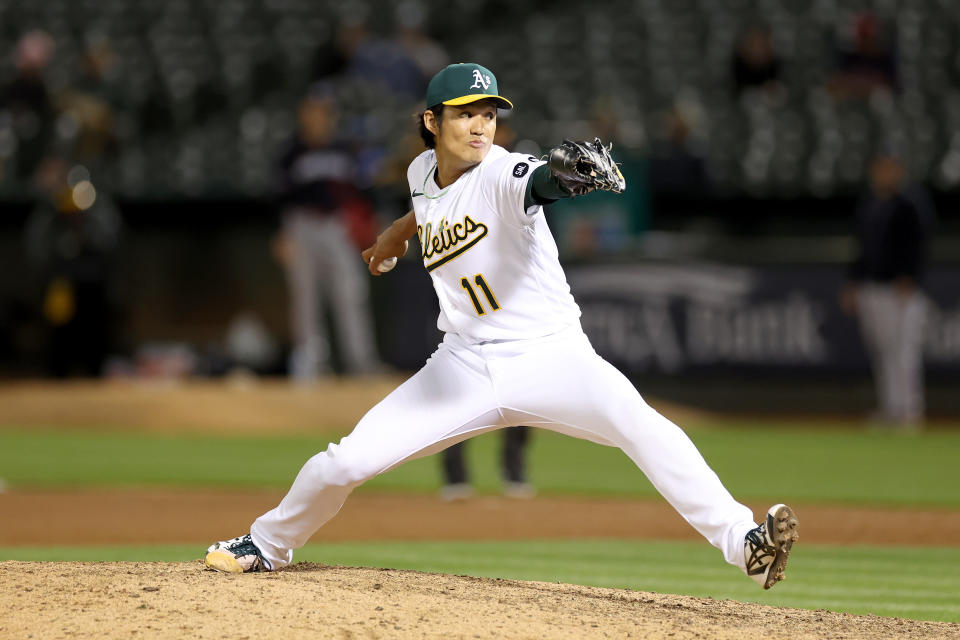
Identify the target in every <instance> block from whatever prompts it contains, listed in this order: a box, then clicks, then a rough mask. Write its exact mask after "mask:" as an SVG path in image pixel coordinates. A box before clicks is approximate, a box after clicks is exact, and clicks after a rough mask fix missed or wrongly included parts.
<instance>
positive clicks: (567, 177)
mask: <svg viewBox="0 0 960 640" xmlns="http://www.w3.org/2000/svg"><path fill="white" fill-rule="evenodd" d="M612 148H613V144H611V145H610V146H609V147H604V146H603V143H602V142H600V138H595V139H594V141H593V142H589V141H581V142H574V141H572V140H564V141H563V143H562V144H561V145H560V146H559V147H556V148H554V149H552V150H551V151H550V156H549V159H548V160H547V165H548V166H549V167H550V171H551V173H553V175H555V176H556V177H557V179H558V180H559V181H560V184H561V185H563V186H564V187H565V188H566V189H567V191H569V192H570V193H571V195H574V196H582V195H583V194H585V193H590V192H591V191H594V190H597V189H600V190H601V191H613V192H614V193H623V191H624V189H626V188H627V182H626V180H624V179H623V174H622V173H620V169H618V168H617V163H616V162H614V161H613V158H612V157H611V156H610V150H611V149H612Z"/></svg>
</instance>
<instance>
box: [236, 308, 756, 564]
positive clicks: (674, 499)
mask: <svg viewBox="0 0 960 640" xmlns="http://www.w3.org/2000/svg"><path fill="white" fill-rule="evenodd" d="M521 424H523V425H531V426H536V427H540V428H544V429H550V430H551V431H556V432H559V433H564V434H567V435H571V436H574V437H576V438H583V439H585V440H590V441H593V442H597V443H600V444H603V445H609V446H615V447H619V448H620V449H622V450H623V451H624V452H625V453H626V454H627V455H628V456H629V457H630V458H631V459H632V460H633V461H634V462H635V463H636V464H637V466H638V467H640V469H641V470H642V471H643V472H644V473H645V474H646V476H647V477H648V478H649V479H650V481H651V482H652V483H653V485H654V486H655V487H656V489H657V490H658V491H659V492H660V493H661V494H662V495H663V496H664V497H665V498H666V499H667V501H668V502H669V503H670V504H671V505H673V507H674V508H675V509H676V510H677V511H678V512H679V513H680V514H681V515H682V516H683V517H684V518H685V519H686V520H687V522H689V523H690V524H691V525H692V526H693V527H694V528H695V529H696V530H697V531H699V532H700V533H701V534H702V535H703V536H704V537H705V538H707V540H709V541H710V543H711V544H713V545H714V546H715V547H717V548H718V549H720V550H721V551H722V552H723V555H724V558H726V560H727V562H729V563H730V564H733V565H735V566H737V567H740V569H741V570H744V555H743V543H744V536H745V535H746V533H747V531H749V530H750V529H752V528H753V527H755V526H756V525H755V524H754V521H753V514H752V513H751V511H750V509H748V508H747V507H745V506H744V505H742V504H739V503H738V502H736V501H735V500H734V499H733V497H732V496H731V495H730V493H729V492H728V491H727V490H726V489H725V488H724V486H723V485H722V484H721V482H720V479H719V478H718V477H717V475H716V474H715V473H714V472H713V471H712V470H711V469H710V467H708V466H707V464H706V462H705V461H704V459H703V457H702V456H701V455H700V452H699V451H697V449H696V447H695V446H694V444H693V443H692V442H691V441H690V439H689V438H688V437H687V435H686V434H685V433H684V432H683V431H682V430H681V429H680V428H679V427H677V426H676V425H674V424H673V423H672V422H670V421H669V420H667V419H666V418H665V417H663V416H662V415H660V414H659V413H657V412H656V411H655V410H653V409H652V408H651V407H650V406H648V405H647V404H646V402H644V400H643V398H641V397H640V394H639V393H637V391H636V389H635V388H634V387H633V385H632V384H631V383H630V381H629V380H627V379H626V378H625V377H624V376H623V374H621V373H620V372H619V371H617V369H616V368H614V367H613V366H612V365H610V364H609V363H608V362H606V361H605V360H603V359H602V358H601V357H600V356H598V355H597V354H596V352H594V350H593V348H592V346H591V345H590V343H589V340H588V339H587V337H586V335H585V334H584V333H583V331H582V330H581V328H580V326H579V324H578V325H575V326H572V327H570V328H568V329H565V330H563V331H561V332H559V333H557V334H554V335H550V336H546V337H543V338H537V339H532V340H517V341H496V342H491V343H485V344H469V343H468V342H466V341H465V340H464V339H462V338H461V337H459V336H457V335H454V334H447V335H446V337H445V338H444V340H443V342H442V343H441V345H440V346H439V348H438V349H437V351H436V352H435V353H434V354H433V355H432V356H431V357H430V359H429V360H428V361H427V363H426V364H425V365H424V367H423V368H422V369H421V370H420V371H419V372H417V373H416V374H415V375H413V376H412V377H411V378H410V379H408V380H407V381H406V382H404V383H403V384H402V385H400V386H399V387H398V388H397V389H396V390H394V391H393V392H392V393H391V394H390V395H389V396H387V397H386V398H384V399H383V400H382V401H381V402H380V403H379V404H377V405H376V406H374V407H373V408H372V409H371V410H370V411H369V412H368V413H367V414H366V415H365V416H364V417H363V418H362V419H361V420H360V422H359V423H358V424H357V426H356V428H355V429H354V430H353V433H351V434H350V435H348V436H346V437H344V438H343V439H342V440H341V441H340V442H339V443H338V444H331V445H330V446H329V447H328V448H327V450H326V451H324V452H323V453H319V454H317V455H315V456H313V457H312V458H311V459H310V460H308V461H307V463H306V464H305V465H304V466H303V468H302V469H301V470H300V473H299V474H298V475H297V478H296V480H295V481H294V483H293V486H292V487H291V488H290V491H289V492H288V493H287V495H286V496H285V497H284V498H283V500H282V501H281V502H280V504H279V505H278V506H277V507H276V508H274V509H272V510H271V511H269V512H267V513H265V514H264V515H262V516H260V517H259V518H258V519H257V520H256V522H254V523H253V526H252V527H251V534H252V536H253V541H254V543H255V544H256V545H257V546H258V547H259V548H260V550H261V552H262V553H263V554H264V556H265V557H266V558H267V560H269V561H270V563H271V564H272V565H273V568H278V567H282V566H285V565H287V564H289V563H290V562H291V561H292V559H293V550H294V549H297V548H299V547H301V546H303V545H304V544H305V543H306V542H307V540H309V538H310V536H311V535H312V534H313V533H314V532H315V531H316V530H317V529H319V528H320V527H321V526H323V524H324V523H325V522H327V521H328V520H329V519H330V518H332V517H333V516H334V515H336V513H337V512H338V511H339V510H340V507H341V506H342V505H343V503H344V501H345V500H346V498H347V496H348V495H349V494H350V492H351V491H352V490H353V489H354V487H357V486H358V485H360V484H362V483H363V482H364V481H366V480H368V479H369V478H372V477H373V476H376V475H377V474H380V473H383V472H385V471H387V470H389V469H391V468H393V467H395V466H397V465H399V464H401V463H403V462H405V461H407V460H413V459H415V458H419V457H423V456H426V455H430V454H433V453H436V452H438V451H441V450H443V449H444V448H446V447H448V446H450V445H451V444H454V443H455V442H459V441H461V440H464V439H466V438H469V437H471V436H475V435H478V434H480V433H483V432H486V431H490V430H493V429H499V428H502V427H507V426H514V425H521Z"/></svg>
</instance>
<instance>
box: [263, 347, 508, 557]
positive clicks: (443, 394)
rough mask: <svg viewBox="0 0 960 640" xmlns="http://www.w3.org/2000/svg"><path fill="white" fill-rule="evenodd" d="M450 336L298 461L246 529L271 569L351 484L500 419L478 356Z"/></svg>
mask: <svg viewBox="0 0 960 640" xmlns="http://www.w3.org/2000/svg"><path fill="white" fill-rule="evenodd" d="M451 342H452V341H450V340H447V341H445V343H444V344H443V345H441V346H440V348H439V349H438V350H437V351H436V353H434V355H433V356H431V358H430V359H429V360H428V361H427V363H426V365H424V367H423V368H422V369H421V370H420V371H419V372H417V373H416V374H415V375H414V376H413V377H411V378H410V379H409V380H407V381H406V382H405V383H403V384H402V385H400V386H399V387H398V388H397V389H395V390H394V391H393V392H392V393H391V394H390V395H388V396H387V397H386V398H384V399H383V400H382V401H381V402H380V403H379V404H377V405H376V406H374V407H373V408H372V409H371V410H370V411H369V412H367V414H366V415H365V416H364V417H363V418H362V419H361V420H360V422H359V423H358V424H357V426H356V428H355V429H354V430H353V432H352V433H351V434H350V435H348V436H346V437H345V438H343V439H342V440H341V441H340V442H339V443H337V444H331V445H330V446H329V447H328V448H327V449H326V451H324V452H322V453H319V454H317V455H315V456H313V457H312V458H310V460H308V461H307V463H306V464H305V465H304V466H303V468H302V469H301V470H300V473H299V474H298V475H297V478H296V480H294V482H293V486H292V487H291V488H290V491H289V492H288V493H287V495H286V496H285V497H284V498H283V500H282V501H281V502H280V504H279V505H278V506H277V507H276V508H274V509H272V510H271V511H269V512H267V513H265V514H264V515H262V516H260V517H259V518H257V520H256V521H255V522H254V523H253V526H252V527H251V529H250V532H251V535H252V539H253V542H254V544H255V545H256V547H257V548H258V549H259V550H260V551H261V553H262V554H263V557H264V559H265V560H266V561H267V563H269V565H270V566H269V567H267V568H271V569H276V568H278V567H281V566H284V565H286V564H289V563H290V562H291V560H292V558H293V550H294V549H297V548H299V547H301V546H303V545H304V544H305V543H306V542H307V540H309V539H310V536H311V535H313V533H314V532H315V531H316V530H317V529H319V528H320V527H321V526H323V524H324V523H326V522H327V521H328V520H329V519H330V518H332V517H333V516H334V515H336V514H337V512H338V511H339V510H340V507H341V506H343V503H344V501H345V500H346V498H347V496H348V495H349V494H350V492H351V491H352V490H353V489H354V487H356V486H358V485H360V484H362V483H363V482H365V481H366V480H368V479H370V478H372V477H373V476H375V475H377V474H379V473H383V472H384V471H386V470H388V469H390V468H392V467H395V466H397V465H398V464H400V463H401V462H404V461H406V460H411V459H413V458H417V457H421V456H424V455H428V454H430V453H434V452H436V451H439V450H440V449H442V448H444V447H445V446H447V445H449V444H450V441H451V440H457V439H462V438H463V437H465V435H466V434H477V433H481V432H483V431H485V430H489V429H491V428H498V427H500V426H502V424H501V416H500V414H499V412H498V411H497V410H496V409H497V406H496V402H495V399H494V396H493V393H492V387H491V385H490V381H489V379H488V378H487V374H486V371H485V369H484V368H483V366H482V362H481V361H480V360H479V359H478V358H477V357H476V356H475V355H473V354H472V353H470V352H469V351H468V350H465V349H460V348H457V347H453V346H450V345H451Z"/></svg>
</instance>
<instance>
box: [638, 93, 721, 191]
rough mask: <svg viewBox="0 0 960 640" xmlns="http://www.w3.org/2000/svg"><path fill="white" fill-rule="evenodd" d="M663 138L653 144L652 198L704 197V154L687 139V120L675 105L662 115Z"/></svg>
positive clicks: (705, 183)
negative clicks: (663, 124)
mask: <svg viewBox="0 0 960 640" xmlns="http://www.w3.org/2000/svg"><path fill="white" fill-rule="evenodd" d="M664 120H665V130H666V136H665V137H664V138H663V139H661V140H657V141H655V142H654V144H653V148H652V150H651V154H650V188H651V190H652V192H653V194H654V196H655V197H657V196H667V197H673V198H684V199H696V198H702V197H705V196H706V195H708V191H709V186H710V185H709V181H708V178H707V168H706V161H705V159H704V154H703V153H702V151H701V150H700V149H699V148H698V146H697V145H696V143H695V142H694V140H693V139H692V136H691V123H690V117H689V116H688V115H687V114H685V113H684V110H683V109H682V108H681V107H680V106H679V105H675V106H674V107H673V108H672V109H671V110H670V111H668V112H667V113H666V114H665V115H664Z"/></svg>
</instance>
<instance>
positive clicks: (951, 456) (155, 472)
mask: <svg viewBox="0 0 960 640" xmlns="http://www.w3.org/2000/svg"><path fill="white" fill-rule="evenodd" d="M688 433H689V434H690V435H691V437H692V438H693V440H694V442H695V443H696V444H697V446H698V448H699V449H700V450H701V452H702V453H703V454H704V457H705V458H706V459H707V462H708V463H709V464H710V465H711V466H712V467H713V468H714V469H715V470H716V471H717V473H718V474H719V475H720V478H721V479H722V480H723V482H724V484H725V485H726V486H727V487H728V488H729V489H730V490H731V492H732V493H733V494H734V495H735V496H737V497H738V498H740V499H744V500H751V499H769V498H775V499H777V500H793V501H807V502H839V503H856V504H891V505H922V506H942V507H956V506H960V492H957V491H956V487H958V486H960V466H958V465H956V464H954V460H955V458H956V456H957V453H958V452H960V432H957V431H933V432H928V433H924V434H922V435H919V436H914V437H906V436H900V435H897V434H892V433H865V432H862V431H858V430H853V429H850V428H849V427H846V428H844V426H842V425H837V427H836V428H835V429H834V428H824V426H823V425H818V428H817V429H801V428H795V427H785V426H783V425H780V424H775V423H770V424H767V423H764V422H762V421H741V422H737V423H729V422H711V423H699V424H697V425H696V426H695V427H694V428H691V429H689V430H688ZM326 445H327V440H326V438H325V437H323V438H321V437H317V438H308V437H304V436H270V437H264V436H257V437H253V436H244V437H235V438H230V439H225V438H223V437H219V436H208V435H179V436H171V435H157V434H141V433H115V432H111V433H106V432H96V431H89V432H78V431H58V430H54V429H50V430H43V429H31V430H26V429H17V428H13V427H6V428H4V427H2V426H0V478H3V479H4V480H5V481H6V482H7V483H8V484H10V485H12V486H32V487H81V486H138V485H147V486H173V487H200V486H205V487H278V488H282V487H287V486H288V485H289V483H290V482H291V481H292V480H293V478H294V476H295V475H296V473H297V471H298V470H299V468H300V466H301V465H302V464H303V463H304V462H305V461H306V460H307V459H308V458H309V457H310V456H311V455H313V454H314V453H316V452H318V451H320V450H322V449H324V448H325V447H326ZM499 446H500V438H499V434H488V435H485V436H481V437H479V438H476V439H474V440H473V441H471V442H470V444H469V445H468V457H469V459H470V462H471V465H470V466H471V469H472V471H473V473H474V476H475V483H476V485H477V487H478V488H479V490H480V491H494V490H496V488H497V486H498V478H497V469H498V468H499V464H498V462H497V456H498V451H499ZM773 459H776V460H777V461H778V462H777V464H778V473H777V474H775V475H772V476H769V477H766V478H765V479H764V481H763V482H762V483H761V482H757V468H758V467H757V465H758V464H759V462H760V461H768V460H773ZM530 475H531V477H532V479H533V481H534V482H535V484H536V485H537V487H538V488H539V489H540V491H541V492H543V493H547V494H587V495H622V496H652V495H654V494H655V491H654V489H653V487H652V486H651V485H650V483H649V482H647V480H646V479H645V478H644V477H643V475H642V474H641V473H640V472H639V471H638V470H637V469H636V468H635V467H634V465H633V463H632V462H630V460H629V459H627V457H626V456H625V455H623V454H622V453H621V452H620V451H619V450H616V449H613V448H609V447H601V446H599V445H596V444H592V443H588V442H585V441H580V440H576V439H573V438H567V437H564V436H559V435H556V434H552V433H549V432H544V431H537V432H536V433H535V434H534V437H533V439H532V445H531V454H530ZM439 478H440V473H439V462H438V460H437V459H436V457H433V458H427V459H422V460H417V461H414V462H411V463H408V464H406V465H403V466H401V467H399V468H398V469H395V470H393V471H391V472H389V473H387V474H384V475H383V476H380V477H378V478H375V479H373V480H372V481H371V482H369V483H368V484H367V485H365V486H366V487H367V488H371V489H377V490H381V491H383V490H388V491H390V490H396V491H408V492H432V491H435V490H436V489H437V487H438V484H439V481H440V480H439Z"/></svg>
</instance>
